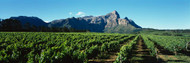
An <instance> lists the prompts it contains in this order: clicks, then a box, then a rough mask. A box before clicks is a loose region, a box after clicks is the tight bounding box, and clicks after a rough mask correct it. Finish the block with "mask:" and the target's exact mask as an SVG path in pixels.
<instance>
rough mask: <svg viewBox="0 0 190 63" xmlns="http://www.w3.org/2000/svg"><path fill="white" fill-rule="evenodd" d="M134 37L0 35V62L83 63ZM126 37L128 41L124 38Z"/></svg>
mask: <svg viewBox="0 0 190 63" xmlns="http://www.w3.org/2000/svg"><path fill="white" fill-rule="evenodd" d="M131 36H134V35H131V34H130V35H128V34H107V33H52V32H0V63H14V62H18V63H61V62H68V63H84V62H88V59H91V58H96V57H98V56H99V57H102V56H107V57H108V55H106V53H102V52H108V51H115V50H117V49H118V45H119V43H121V41H119V40H120V39H122V42H123V41H124V40H127V39H128V38H129V37H131ZM124 37H128V38H124Z"/></svg>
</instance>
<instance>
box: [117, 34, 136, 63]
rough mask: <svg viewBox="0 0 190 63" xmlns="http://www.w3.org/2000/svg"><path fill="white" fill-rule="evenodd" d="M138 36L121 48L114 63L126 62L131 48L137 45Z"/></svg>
mask: <svg viewBox="0 0 190 63" xmlns="http://www.w3.org/2000/svg"><path fill="white" fill-rule="evenodd" d="M138 37H139V36H136V37H135V39H134V40H132V41H131V42H129V43H127V44H126V45H124V46H122V47H121V49H120V52H119V53H118V57H117V59H116V61H115V62H114V63H120V62H127V61H128V60H127V59H128V57H129V56H130V55H129V54H130V53H131V52H132V48H133V46H134V45H135V44H136V43H137V40H138Z"/></svg>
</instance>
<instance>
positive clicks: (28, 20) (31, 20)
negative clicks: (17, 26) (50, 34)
mask: <svg viewBox="0 0 190 63" xmlns="http://www.w3.org/2000/svg"><path fill="white" fill-rule="evenodd" d="M10 19H16V20H19V21H20V22H21V24H22V25H23V26H24V25H28V23H29V24H30V25H31V26H32V25H35V26H47V23H45V22H44V21H43V20H42V19H40V18H38V17H27V16H18V17H10Z"/></svg>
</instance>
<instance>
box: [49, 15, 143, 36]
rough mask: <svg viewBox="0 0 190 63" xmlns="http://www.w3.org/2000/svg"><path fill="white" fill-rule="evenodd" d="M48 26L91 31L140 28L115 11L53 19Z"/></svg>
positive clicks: (126, 31) (124, 31) (127, 30)
mask: <svg viewBox="0 0 190 63" xmlns="http://www.w3.org/2000/svg"><path fill="white" fill-rule="evenodd" d="M48 26H49V27H64V26H66V27H68V28H75V29H79V30H89V31H91V32H108V33H115V32H117V33H131V32H134V31H138V30H140V29H141V27H140V26H138V25H137V24H136V23H135V22H134V21H133V20H131V19H128V18H127V17H126V18H125V19H121V18H120V16H119V13H118V12H117V11H113V12H111V13H108V14H106V15H102V16H95V17H94V16H85V17H79V18H75V17H72V18H67V19H59V20H54V21H52V22H50V23H49V24H48Z"/></svg>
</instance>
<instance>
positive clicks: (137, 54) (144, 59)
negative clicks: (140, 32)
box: [129, 38, 157, 63]
mask: <svg viewBox="0 0 190 63" xmlns="http://www.w3.org/2000/svg"><path fill="white" fill-rule="evenodd" d="M149 51H150V49H148V48H147V47H146V45H145V44H144V42H143V40H142V38H140V40H139V41H138V43H137V45H136V46H135V49H133V52H132V58H131V59H130V60H129V61H130V62H131V63H156V62H157V60H156V58H155V57H152V56H151V55H150V53H149Z"/></svg>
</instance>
